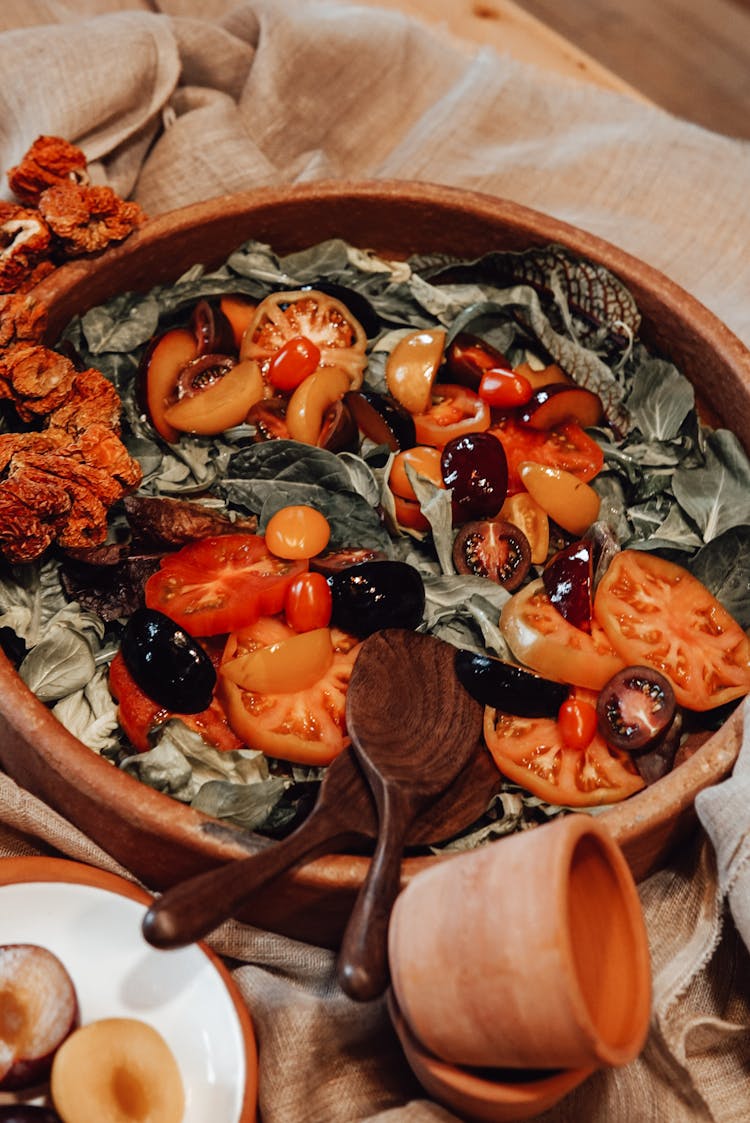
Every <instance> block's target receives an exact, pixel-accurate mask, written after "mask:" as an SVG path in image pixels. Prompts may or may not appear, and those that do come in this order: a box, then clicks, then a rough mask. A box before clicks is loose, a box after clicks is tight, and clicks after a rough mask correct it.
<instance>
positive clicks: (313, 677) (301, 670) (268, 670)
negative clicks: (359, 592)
mask: <svg viewBox="0 0 750 1123" xmlns="http://www.w3.org/2000/svg"><path fill="white" fill-rule="evenodd" d="M332 662H333V644H332V643H331V632H330V629H329V628H314V629H313V630H312V631H310V632H302V633H301V634H300V635H296V636H292V637H291V638H290V639H287V640H281V641H280V642H279V643H272V644H271V645H270V646H269V647H259V648H258V649H257V650H256V651H250V652H248V654H247V655H240V656H238V657H237V658H236V659H231V660H229V661H228V662H226V663H223V664H222V667H221V671H220V674H222V675H223V676H224V677H225V678H227V679H229V681H230V682H233V683H236V685H237V686H240V687H242V689H243V690H250V691H252V692H253V693H255V694H295V693H296V692H297V691H299V690H308V689H309V688H310V687H311V686H314V685H315V683H316V682H318V680H319V679H321V678H322V677H323V675H324V674H325V673H326V671H327V670H328V668H329V667H330V665H331V663H332Z"/></svg>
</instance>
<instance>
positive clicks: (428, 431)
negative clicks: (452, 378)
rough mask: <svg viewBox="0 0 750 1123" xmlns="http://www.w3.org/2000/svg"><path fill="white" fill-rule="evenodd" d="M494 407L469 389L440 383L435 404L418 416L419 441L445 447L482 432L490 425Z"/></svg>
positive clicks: (435, 387)
mask: <svg viewBox="0 0 750 1123" xmlns="http://www.w3.org/2000/svg"><path fill="white" fill-rule="evenodd" d="M490 420H491V417H490V407H489V406H488V405H487V403H486V402H483V401H482V399H481V398H480V397H479V395H478V394H475V393H474V391H473V390H469V388H468V387H467V386H454V385H452V384H451V383H447V382H438V383H435V385H434V386H433V388H432V405H431V406H430V408H429V409H428V410H427V411H426V412H425V413H415V414H414V428H415V431H416V435H417V442H418V444H421V445H432V447H433V448H443V446H444V445H447V443H448V441H452V440H453V439H454V437H462V436H463V435H464V433H481V432H484V430H485V429H489V426H490Z"/></svg>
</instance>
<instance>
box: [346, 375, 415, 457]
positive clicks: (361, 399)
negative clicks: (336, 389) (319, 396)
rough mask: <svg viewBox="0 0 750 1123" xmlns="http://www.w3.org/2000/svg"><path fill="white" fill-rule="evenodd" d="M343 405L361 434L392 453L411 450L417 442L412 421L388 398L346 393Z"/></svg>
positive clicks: (354, 392)
mask: <svg viewBox="0 0 750 1123" xmlns="http://www.w3.org/2000/svg"><path fill="white" fill-rule="evenodd" d="M344 402H345V404H346V406H347V407H348V409H349V411H350V412H351V415H352V417H353V418H354V420H355V422H356V423H357V426H358V428H359V429H360V431H361V432H362V433H363V434H364V435H365V436H366V437H368V438H369V439H370V440H371V441H373V442H374V443H375V444H378V445H387V446H388V448H389V449H390V450H391V451H392V452H399V451H400V450H401V449H405V448H412V447H413V445H414V444H415V442H416V439H417V438H416V434H415V430H414V419H413V417H412V415H411V414H410V413H409V411H408V410H406V409H404V407H403V406H402V405H401V404H400V403H399V402H397V401H396V399H395V398H392V397H391V396H390V394H377V393H375V392H374V391H373V390H349V391H348V392H347V393H346V394H345V395H344Z"/></svg>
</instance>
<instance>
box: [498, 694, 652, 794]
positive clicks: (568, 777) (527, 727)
mask: <svg viewBox="0 0 750 1123" xmlns="http://www.w3.org/2000/svg"><path fill="white" fill-rule="evenodd" d="M575 698H576V699H577V700H579V701H580V703H581V704H582V705H587V706H590V707H591V708H592V709H593V708H594V705H595V702H596V694H595V693H593V692H592V691H587V690H576V692H575ZM594 724H596V722H595V723H594ZM484 739H485V742H486V744H487V748H488V749H489V751H490V753H491V754H492V758H493V760H494V761H495V764H496V765H497V767H498V768H499V770H500V771H501V772H502V773H503V775H504V776H507V777H508V779H509V780H512V781H513V782H514V783H516V784H519V785H520V786H521V787H522V788H526V790H527V791H529V792H531V793H532V795H535V796H537V797H538V798H539V799H544V800H546V801H547V802H548V803H552V804H556V805H558V806H561V807H596V806H600V805H601V804H606V803H616V802H618V801H620V800H622V799H626V798H627V797H628V796H631V795H634V794H635V792H638V791H640V790H641V789H642V788H643V787H645V782H644V780H643V779H642V778H641V776H640V775H639V774H638V772H637V770H636V768H635V766H634V764H633V762H632V760H631V758H630V755H629V754H628V753H626V752H622V751H621V750H620V749H615V748H613V747H612V746H611V745H608V744H607V743H606V741H603V740H602V738H601V737H600V736H599V734H598V733H595V734H594V736H593V737H592V738H591V740H590V741H589V742H588V744H587V745H586V746H585V747H584V748H574V747H572V746H571V745H570V744H568V743H567V742H566V740H565V737H564V735H563V731H562V729H561V726H560V722H559V721H553V720H552V719H551V718H526V717H517V716H516V715H515V714H506V713H502V712H501V711H500V710H493V709H491V708H490V707H489V706H488V707H487V708H486V709H485V712H484Z"/></svg>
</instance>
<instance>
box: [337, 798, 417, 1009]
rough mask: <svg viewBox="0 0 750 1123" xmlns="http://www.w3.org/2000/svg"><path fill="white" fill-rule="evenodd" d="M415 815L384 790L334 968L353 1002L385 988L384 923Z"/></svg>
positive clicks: (407, 802) (404, 802)
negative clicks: (375, 833) (372, 850)
mask: <svg viewBox="0 0 750 1123" xmlns="http://www.w3.org/2000/svg"><path fill="white" fill-rule="evenodd" d="M416 810H417V809H416V807H415V806H414V805H413V800H412V799H411V798H410V797H409V796H408V795H405V794H404V793H403V792H402V791H401V790H399V789H392V788H387V789H386V791H385V793H384V795H383V801H382V809H381V815H380V830H379V833H378V842H377V846H376V848H375V853H374V854H373V857H372V861H371V862H370V868H369V869H368V871H367V877H366V878H365V880H364V882H363V884H362V886H361V888H360V891H359V893H358V895H357V900H356V901H355V903H354V908H353V910H352V914H351V916H350V917H349V921H348V923H347V926H346V931H345V932H344V938H343V941H342V944H341V950H340V952H339V956H338V962H337V973H338V981H339V985H340V986H341V989H342V990H343V991H344V992H345V993H346V994H348V995H349V997H350V998H353V999H355V1000H356V1001H358V1002H367V1001H369V999H371V998H377V997H378V996H379V995H381V994H383V993H384V991H385V990H386V988H387V986H388V979H389V971H388V923H389V920H390V916H391V906H392V904H393V902H394V901H395V899H396V896H397V894H398V891H399V886H400V878H401V859H402V857H403V850H404V844H405V841H406V836H407V833H408V830H409V827H410V825H411V823H412V821H413V819H414V816H415V814H416Z"/></svg>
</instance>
